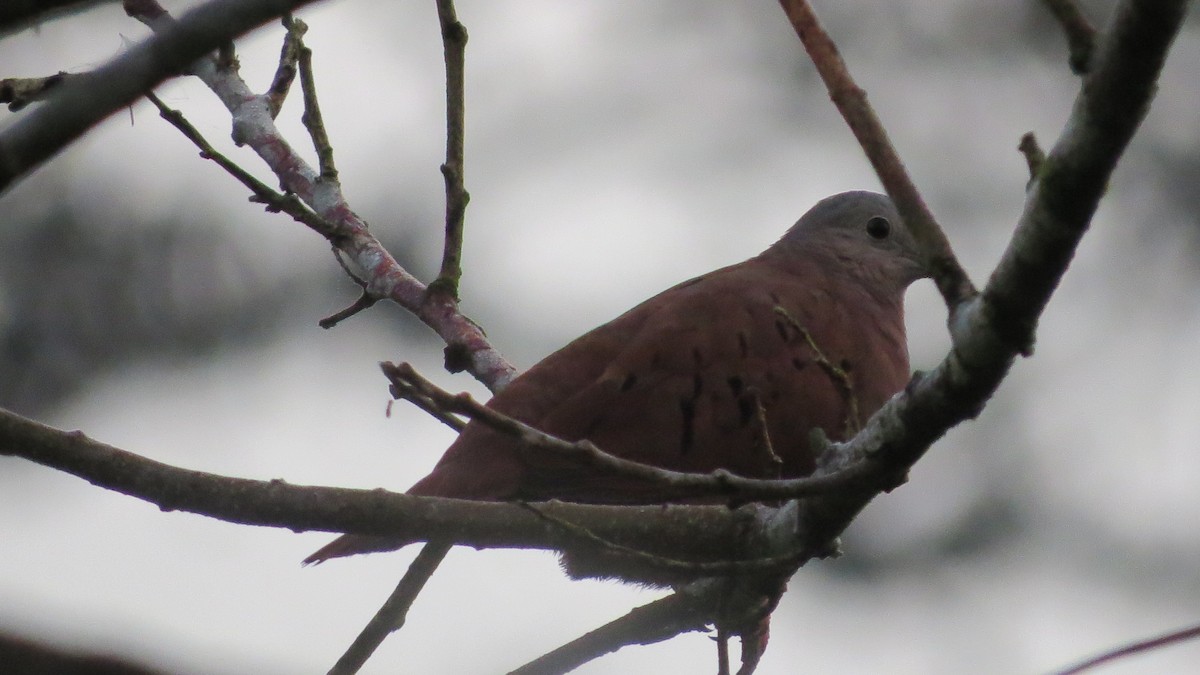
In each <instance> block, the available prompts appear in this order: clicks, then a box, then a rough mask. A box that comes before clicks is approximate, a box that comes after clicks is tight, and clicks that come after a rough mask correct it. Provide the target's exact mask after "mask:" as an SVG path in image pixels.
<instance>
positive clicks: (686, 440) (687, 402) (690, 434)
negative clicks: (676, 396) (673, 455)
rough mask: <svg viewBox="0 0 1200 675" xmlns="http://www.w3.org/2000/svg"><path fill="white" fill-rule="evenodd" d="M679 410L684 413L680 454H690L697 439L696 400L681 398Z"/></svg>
mask: <svg viewBox="0 0 1200 675" xmlns="http://www.w3.org/2000/svg"><path fill="white" fill-rule="evenodd" d="M679 412H681V413H683V432H682V433H681V434H680V436H679V452H680V454H684V455H686V454H688V452H690V451H691V449H692V445H693V444H694V443H695V441H696V426H695V422H696V401H695V399H690V398H684V399H680V400H679Z"/></svg>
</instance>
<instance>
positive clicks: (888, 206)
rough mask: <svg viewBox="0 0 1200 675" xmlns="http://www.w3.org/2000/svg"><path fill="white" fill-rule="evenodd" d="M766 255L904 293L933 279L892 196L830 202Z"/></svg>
mask: <svg viewBox="0 0 1200 675" xmlns="http://www.w3.org/2000/svg"><path fill="white" fill-rule="evenodd" d="M765 255H769V256H775V257H779V258H780V259H781V260H783V261H785V263H786V260H787V259H788V258H790V257H793V256H805V257H808V256H814V257H819V258H823V259H827V260H831V261H834V262H836V263H838V264H839V265H841V266H844V267H845V268H846V269H847V270H852V271H854V272H856V273H859V274H862V275H866V276H868V277H870V278H872V280H874V281H876V282H882V283H884V284H885V285H887V286H891V287H892V288H898V289H899V290H903V289H904V288H907V287H908V285H909V284H911V283H912V282H914V281H916V280H917V279H922V278H925V277H928V276H929V273H928V271H926V269H925V266H924V263H922V261H921V255H920V251H919V249H918V247H917V242H916V240H915V239H913V236H912V233H910V232H909V231H908V227H907V226H906V225H905V224H904V221H903V220H901V218H900V214H899V213H897V212H896V207H895V205H893V204H892V200H891V199H888V197H887V196H886V195H881V194H876V193H874V192H865V191H856V192H843V193H841V194H836V195H833V196H832V197H826V198H825V199H822V200H821V201H819V202H817V204H816V205H815V206H813V207H812V208H811V209H809V210H808V213H805V214H804V215H803V216H801V217H800V220H799V221H797V222H796V224H795V225H793V226H792V228H791V229H790V230H788V231H787V233H786V234H784V235H783V237H782V238H781V239H780V240H779V241H778V242H776V243H775V244H774V245H772V246H771V248H769V249H767V252H766V254H765Z"/></svg>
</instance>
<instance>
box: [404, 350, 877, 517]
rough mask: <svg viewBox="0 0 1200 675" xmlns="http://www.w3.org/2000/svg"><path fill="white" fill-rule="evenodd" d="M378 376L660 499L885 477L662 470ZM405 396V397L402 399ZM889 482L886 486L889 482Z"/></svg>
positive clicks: (851, 472) (789, 494)
mask: <svg viewBox="0 0 1200 675" xmlns="http://www.w3.org/2000/svg"><path fill="white" fill-rule="evenodd" d="M381 368H382V369H383V372H384V375H386V376H387V378H388V380H389V381H391V382H392V384H393V386H394V387H396V388H397V391H405V390H412V391H415V392H417V393H418V394H419V395H420V396H421V397H423V398H425V399H427V400H428V401H430V402H431V403H432V404H433V405H435V406H436V407H437V408H438V409H440V410H442V411H443V412H445V413H456V414H461V415H465V416H467V417H469V418H471V419H472V420H476V421H478V422H479V423H481V424H486V425H487V426H489V427H491V428H493V429H495V430H496V431H499V432H501V433H505V434H509V435H511V436H514V437H516V438H518V439H520V441H521V444H522V446H523V447H525V448H528V449H536V450H541V451H550V452H554V453H557V454H560V455H562V456H563V457H569V458H571V459H573V460H575V461H578V462H580V463H581V464H586V465H588V466H591V467H594V468H596V469H597V470H598V471H602V472H606V473H614V474H620V475H623V476H629V477H630V478H636V479H639V480H644V481H647V482H652V483H654V484H656V485H660V486H662V489H660V490H656V491H655V492H654V494H655V498H656V499H658V500H660V501H671V500H676V499H681V498H684V497H691V498H695V497H701V496H714V497H721V498H723V499H731V500H735V501H754V500H780V499H794V498H798V497H805V496H811V495H820V494H829V493H833V492H841V491H845V490H846V489H848V488H850V487H852V486H853V487H855V488H857V489H860V490H861V489H866V490H869V491H872V492H873V491H874V490H876V489H878V488H879V484H880V483H881V482H887V481H888V480H889V479H888V478H887V477H883V476H880V475H879V474H877V473H876V470H877V469H878V468H879V467H877V466H872V464H871V463H870V462H869V461H864V462H860V463H858V464H856V465H854V466H847V467H845V468H842V469H840V470H838V471H836V472H832V473H828V474H824V475H819V476H811V477H807V478H792V479H787V480H766V479H757V478H745V477H743V476H739V475H737V474H733V473H730V472H729V471H726V470H723V469H718V470H717V471H713V472H712V473H707V474H701V473H685V472H681V471H671V470H669V469H662V468H659V467H656V466H651V465H649V464H642V463H641V462H634V461H631V460H628V459H623V458H621V457H616V456H614V455H610V454H608V453H606V452H604V451H603V450H602V449H600V448H597V447H596V446H595V445H594V444H593V443H592V442H591V441H587V440H583V441H575V442H571V441H565V440H563V439H561V438H557V437H555V436H551V435H550V434H547V433H544V432H542V431H540V430H538V429H535V428H533V427H531V426H529V425H528V424H525V423H523V422H520V421H517V420H514V419H512V418H511V417H508V416H507V415H504V414H502V413H499V412H496V411H495V410H492V409H491V408H489V407H487V406H485V405H483V404H482V403H479V402H478V401H476V400H475V399H473V398H472V397H471V396H470V395H469V394H465V393H463V394H451V393H449V392H447V391H445V390H444V389H441V388H439V387H438V386H437V385H435V384H433V383H432V382H430V381H429V380H427V379H425V378H424V377H421V375H420V374H418V373H417V372H416V371H415V370H414V369H413V368H412V366H411V365H409V364H407V363H401V364H399V365H396V364H393V363H384V364H382V365H381ZM404 397H405V398H408V396H404ZM889 484H890V483H889Z"/></svg>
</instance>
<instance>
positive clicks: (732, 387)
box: [725, 375, 746, 398]
mask: <svg viewBox="0 0 1200 675" xmlns="http://www.w3.org/2000/svg"><path fill="white" fill-rule="evenodd" d="M725 381H726V382H728V383H729V391H731V392H733V396H734V398H741V396H742V392H743V391H745V390H746V383H745V382H742V378H740V377H738V376H737V375H733V376H730V377H729V379H727V380H725Z"/></svg>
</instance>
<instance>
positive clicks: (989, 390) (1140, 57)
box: [801, 0, 1188, 539]
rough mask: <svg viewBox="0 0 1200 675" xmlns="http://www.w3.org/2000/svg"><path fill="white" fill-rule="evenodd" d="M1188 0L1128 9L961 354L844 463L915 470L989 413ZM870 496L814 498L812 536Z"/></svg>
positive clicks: (1111, 30)
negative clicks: (867, 461) (959, 429)
mask: <svg viewBox="0 0 1200 675" xmlns="http://www.w3.org/2000/svg"><path fill="white" fill-rule="evenodd" d="M1187 4H1188V3H1187V1H1186V0H1174V1H1172V2H1166V1H1163V0H1125V1H1124V2H1122V3H1121V4H1120V5H1119V6H1118V7H1117V9H1116V11H1115V12H1114V14H1113V17H1112V19H1111V20H1110V22H1109V27H1108V29H1107V31H1106V37H1105V40H1103V41H1102V42H1101V45H1102V46H1101V49H1100V51H1098V52H1097V53H1096V55H1095V57H1094V59H1093V64H1092V65H1093V67H1092V70H1091V72H1090V73H1089V74H1088V76H1087V77H1085V78H1084V80H1083V83H1082V86H1081V88H1080V92H1079V95H1078V97H1077V98H1076V101H1075V106H1074V110H1073V112H1072V114H1071V118H1070V120H1069V121H1068V122H1067V125H1066V130H1065V131H1064V132H1063V134H1062V136H1061V137H1060V138H1059V140H1058V142H1057V143H1056V144H1055V146H1054V148H1053V149H1052V150H1051V151H1050V153H1049V155H1048V156H1047V157H1046V160H1045V164H1044V165H1043V166H1042V168H1041V170H1040V171H1039V173H1038V177H1037V179H1036V180H1035V182H1034V183H1033V185H1032V187H1031V189H1030V190H1029V191H1028V193H1027V196H1026V201H1025V211H1024V213H1023V214H1022V216H1021V219H1020V221H1019V223H1018V225H1017V229H1016V232H1015V233H1014V234H1013V238H1012V240H1011V242H1010V243H1009V246H1008V249H1007V250H1006V251H1005V253H1004V255H1003V257H1002V258H1001V260H1000V262H999V264H998V265H997V266H996V269H995V271H993V273H992V276H991V278H990V279H989V280H988V283H987V286H986V287H985V288H984V289H983V291H982V292H981V293H980V294H979V295H977V296H976V297H974V298H972V299H971V300H969V301H968V302H966V303H965V304H964V305H963V306H962V307H961V308H960V311H958V312H957V313H956V316H953V317H952V319H951V323H950V331H951V338H952V340H953V347H952V348H951V350H950V353H949V354H948V355H947V356H946V358H945V359H943V361H942V362H941V363H940V364H938V366H937V367H936V368H935V369H934V370H933V371H932V372H930V373H927V374H921V373H919V374H918V375H917V376H916V377H914V378H913V380H912V382H910V383H909V386H908V387H906V388H905V390H904V391H903V392H901V393H900V394H898V395H897V396H895V397H893V398H892V399H891V400H890V401H888V402H887V403H886V404H885V405H884V406H883V408H882V409H880V410H879V411H878V412H877V413H876V414H875V415H873V416H872V417H871V418H870V419H869V420H868V421H867V424H866V426H865V427H864V428H863V430H862V432H860V433H859V434H858V435H856V436H855V437H854V438H853V439H851V440H850V441H848V442H846V443H843V444H836V445H835V446H834V449H835V454H836V460H835V461H833V462H831V466H832V467H837V466H847V465H850V464H853V463H855V462H857V461H859V460H861V459H863V458H867V457H869V458H872V459H873V461H875V462H878V463H879V464H880V465H881V466H882V467H885V470H886V468H890V472H893V473H895V474H903V473H904V472H906V471H907V470H908V468H909V467H911V466H912V465H913V464H914V463H916V461H917V460H918V459H920V458H921V456H923V455H924V453H925V451H926V450H927V449H928V448H929V446H930V445H931V444H932V443H933V442H934V441H936V440H937V439H938V438H941V436H942V435H944V434H945V433H946V431H947V430H949V429H950V428H951V427H953V426H955V425H957V424H959V423H960V422H962V421H964V420H966V419H969V418H972V417H974V416H975V415H977V414H978V413H979V411H981V410H982V409H983V406H984V404H985V403H986V402H987V400H988V398H990V397H991V395H992V394H993V393H994V392H995V391H996V389H997V388H998V387H999V386H1000V383H1001V381H1003V379H1004V377H1005V376H1006V375H1007V374H1008V371H1009V369H1010V368H1011V367H1012V364H1013V362H1014V361H1015V359H1016V357H1017V356H1018V355H1019V354H1026V353H1028V352H1029V351H1030V350H1031V349H1032V344H1033V337H1034V330H1035V328H1036V326H1037V320H1038V317H1039V316H1040V315H1041V313H1042V311H1043V310H1044V309H1045V307H1046V303H1047V302H1048V301H1049V299H1050V296H1051V294H1053V292H1054V290H1055V288H1056V287H1057V286H1058V283H1059V280H1060V279H1062V277H1063V275H1064V274H1065V273H1066V271H1067V267H1068V266H1069V264H1070V262H1071V257H1072V256H1073V255H1074V252H1075V248H1076V246H1077V245H1078V244H1079V241H1080V239H1081V238H1082V236H1083V234H1084V233H1085V232H1086V231H1087V228H1088V226H1089V224H1090V221H1091V218H1092V214H1093V213H1094V212H1095V210H1096V207H1097V205H1098V203H1099V201H1100V198H1101V196H1102V195H1103V193H1104V190H1105V187H1106V185H1107V183H1108V180H1109V177H1110V176H1111V175H1112V172H1113V169H1114V168H1115V167H1116V165H1117V161H1118V159H1120V156H1121V153H1122V152H1124V150H1125V147H1126V146H1127V145H1128V143H1129V141H1130V139H1132V138H1133V135H1134V133H1135V132H1136V130H1137V127H1138V125H1139V124H1140V123H1141V120H1142V118H1143V116H1144V114H1145V111H1146V110H1147V109H1148V108H1149V104H1150V100H1151V99H1152V98H1153V95H1154V91H1155V86H1156V85H1155V83H1156V81H1157V79H1158V76H1159V73H1160V72H1161V70H1162V66H1163V63H1164V61H1165V59H1166V55H1167V51H1168V50H1169V48H1170V46H1171V43H1172V41H1173V40H1174V38H1175V35H1176V34H1177V32H1178V30H1179V27H1180V25H1181V24H1182V22H1183V16H1184V14H1185V10H1186V8H1187ZM864 497H866V499H864ZM869 500H870V496H867V495H863V494H850V493H847V494H843V495H830V496H828V497H827V498H823V499H812V500H807V501H805V502H804V503H802V505H801V508H802V509H803V510H804V511H805V513H804V514H802V516H801V520H802V522H805V523H806V525H807V527H809V528H811V530H810V532H809V534H810V535H817V536H818V537H823V538H829V539H832V537H833V536H836V535H837V534H838V533H840V532H841V531H842V529H844V528H845V526H846V525H847V524H848V523H849V522H850V520H851V519H853V517H854V516H855V515H856V514H857V513H858V511H859V510H861V509H862V507H863V506H865V505H866V503H867V501H869ZM818 533H823V534H818Z"/></svg>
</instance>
